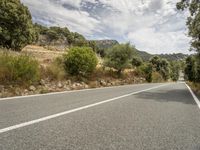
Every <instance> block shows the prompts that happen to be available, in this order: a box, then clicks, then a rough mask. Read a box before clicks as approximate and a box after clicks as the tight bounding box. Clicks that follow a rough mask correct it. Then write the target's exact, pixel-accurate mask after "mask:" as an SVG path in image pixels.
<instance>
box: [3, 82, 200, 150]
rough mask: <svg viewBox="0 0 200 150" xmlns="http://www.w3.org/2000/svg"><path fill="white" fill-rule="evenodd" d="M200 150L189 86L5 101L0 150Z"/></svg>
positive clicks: (198, 112)
mask: <svg viewBox="0 0 200 150" xmlns="http://www.w3.org/2000/svg"><path fill="white" fill-rule="evenodd" d="M52 149H56V150H74V149H75V150H128V149H130V150H200V109H199V107H198V106H197V104H196V102H195V100H194V98H193V97H192V95H191V93H190V91H189V90H188V88H187V87H186V85H185V84H184V83H167V84H143V85H129V86H121V87H112V88H103V89H94V90H84V91H76V92H65V93H59V94H58V93H57V94H50V95H43V96H31V97H23V98H11V99H3V100H1V99H0V150H52Z"/></svg>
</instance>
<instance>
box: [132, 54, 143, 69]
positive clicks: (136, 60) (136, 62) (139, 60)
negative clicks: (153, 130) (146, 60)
mask: <svg viewBox="0 0 200 150" xmlns="http://www.w3.org/2000/svg"><path fill="white" fill-rule="evenodd" d="M131 63H132V65H133V66H134V67H139V66H141V65H142V63H143V61H142V58H141V57H136V56H134V57H133V59H132V62H131Z"/></svg>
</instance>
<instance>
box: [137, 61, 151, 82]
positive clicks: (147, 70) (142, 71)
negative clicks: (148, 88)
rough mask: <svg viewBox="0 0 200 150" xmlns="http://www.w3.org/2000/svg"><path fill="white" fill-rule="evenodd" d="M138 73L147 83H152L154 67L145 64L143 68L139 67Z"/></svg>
mask: <svg viewBox="0 0 200 150" xmlns="http://www.w3.org/2000/svg"><path fill="white" fill-rule="evenodd" d="M137 72H138V74H139V75H140V76H143V77H145V79H146V81H147V82H152V72H153V69H152V65H151V64H149V63H145V64H143V65H142V66H140V67H138V69H137Z"/></svg>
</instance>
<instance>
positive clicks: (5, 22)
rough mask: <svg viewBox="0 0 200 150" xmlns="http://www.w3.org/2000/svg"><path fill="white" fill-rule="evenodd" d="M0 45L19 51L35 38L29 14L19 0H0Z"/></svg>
mask: <svg viewBox="0 0 200 150" xmlns="http://www.w3.org/2000/svg"><path fill="white" fill-rule="evenodd" d="M0 8H1V9H0V45H1V46H3V47H6V48H11V49H13V50H15V51H20V50H21V49H22V48H23V47H25V46H26V45H27V44H30V43H32V42H33V41H34V40H36V32H35V29H34V26H33V24H32V18H31V14H30V12H29V10H28V8H27V7H25V6H24V5H23V4H22V3H21V2H20V0H0Z"/></svg>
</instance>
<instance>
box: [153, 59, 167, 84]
mask: <svg viewBox="0 0 200 150" xmlns="http://www.w3.org/2000/svg"><path fill="white" fill-rule="evenodd" d="M150 63H151V64H152V66H153V69H154V71H156V72H159V73H160V74H161V75H162V77H163V79H164V80H165V81H166V80H168V79H169V77H170V68H169V62H168V61H167V60H166V59H162V58H160V57H158V56H154V57H153V58H151V59H150Z"/></svg>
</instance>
